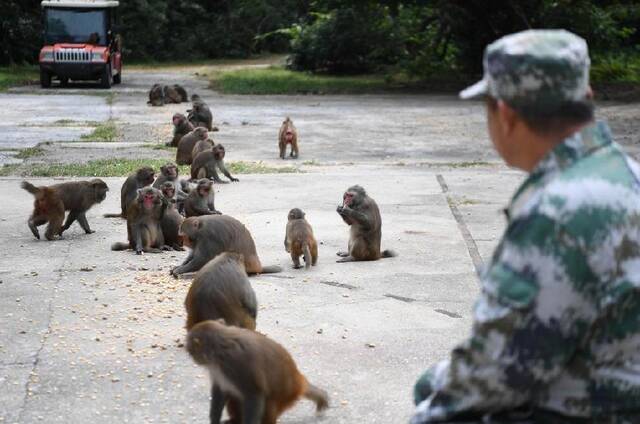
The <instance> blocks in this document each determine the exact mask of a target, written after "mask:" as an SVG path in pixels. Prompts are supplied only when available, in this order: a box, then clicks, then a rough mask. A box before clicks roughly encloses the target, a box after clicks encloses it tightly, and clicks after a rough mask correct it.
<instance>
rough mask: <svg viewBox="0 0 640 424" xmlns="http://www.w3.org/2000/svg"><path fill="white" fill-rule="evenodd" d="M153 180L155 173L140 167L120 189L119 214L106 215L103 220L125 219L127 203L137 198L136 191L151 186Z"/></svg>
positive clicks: (146, 167)
mask: <svg viewBox="0 0 640 424" xmlns="http://www.w3.org/2000/svg"><path fill="white" fill-rule="evenodd" d="M154 178H155V171H154V170H153V168H150V167H148V166H145V167H142V168H140V169H138V170H137V171H136V173H135V174H133V175H130V176H129V177H127V179H126V180H124V183H122V188H121V189H120V210H121V212H120V213H106V214H104V215H103V216H104V217H105V218H126V217H127V207H128V205H129V203H131V202H133V201H134V200H135V198H136V196H138V190H139V189H141V188H143V187H146V186H150V185H151V184H153V180H154Z"/></svg>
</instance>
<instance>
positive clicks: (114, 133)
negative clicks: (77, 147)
mask: <svg viewBox="0 0 640 424" xmlns="http://www.w3.org/2000/svg"><path fill="white" fill-rule="evenodd" d="M117 138H118V128H117V127H116V124H115V123H114V122H113V121H107V122H103V123H100V124H98V125H97V126H96V127H95V129H94V130H93V131H92V132H91V134H86V135H83V136H81V137H80V139H82V140H85V141H105V142H111V141H116V139H117Z"/></svg>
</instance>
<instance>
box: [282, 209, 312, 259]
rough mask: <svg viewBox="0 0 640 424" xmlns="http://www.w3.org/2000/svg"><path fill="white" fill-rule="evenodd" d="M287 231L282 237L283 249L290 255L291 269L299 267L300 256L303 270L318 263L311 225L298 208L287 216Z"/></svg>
mask: <svg viewBox="0 0 640 424" xmlns="http://www.w3.org/2000/svg"><path fill="white" fill-rule="evenodd" d="M287 219H288V222H287V231H286V234H285V237H284V248H285V250H286V251H287V252H288V253H291V259H292V260H293V267H294V268H296V269H298V268H301V266H300V256H303V257H304V264H305V268H306V269H309V268H310V267H311V265H314V266H315V265H316V263H317V262H318V243H316V239H315V238H314V237H313V230H312V229H311V225H309V223H308V222H307V220H306V219H305V213H304V212H302V210H300V209H298V208H294V209H291V210H290V211H289V215H288V216H287Z"/></svg>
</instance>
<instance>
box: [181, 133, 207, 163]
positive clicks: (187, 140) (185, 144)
mask: <svg viewBox="0 0 640 424" xmlns="http://www.w3.org/2000/svg"><path fill="white" fill-rule="evenodd" d="M207 138H209V133H208V132H207V129H206V128H202V127H197V128H195V129H194V130H193V131H191V132H190V133H189V134H187V135H185V136H184V137H182V138H181V139H180V141H179V142H178V150H177V151H176V163H177V164H178V165H191V162H192V161H193V157H192V156H191V153H192V152H193V148H194V147H195V145H196V143H197V142H198V141H200V140H206V139H207Z"/></svg>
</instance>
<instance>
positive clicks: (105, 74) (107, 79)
mask: <svg viewBox="0 0 640 424" xmlns="http://www.w3.org/2000/svg"><path fill="white" fill-rule="evenodd" d="M100 86H101V87H102V88H111V65H106V66H105V67H104V70H103V71H102V76H101V77H100Z"/></svg>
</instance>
